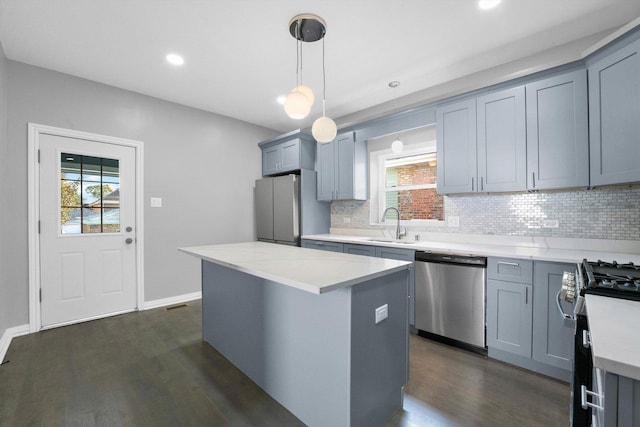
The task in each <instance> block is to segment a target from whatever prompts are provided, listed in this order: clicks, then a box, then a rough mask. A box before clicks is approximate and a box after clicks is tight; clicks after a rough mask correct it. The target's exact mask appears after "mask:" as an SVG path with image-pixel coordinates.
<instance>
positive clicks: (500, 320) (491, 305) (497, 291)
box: [487, 279, 533, 357]
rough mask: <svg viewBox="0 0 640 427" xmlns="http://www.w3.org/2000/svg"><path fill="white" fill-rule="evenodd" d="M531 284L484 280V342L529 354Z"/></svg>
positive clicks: (496, 347) (499, 348) (531, 303)
mask: <svg viewBox="0 0 640 427" xmlns="http://www.w3.org/2000/svg"><path fill="white" fill-rule="evenodd" d="M532 315H533V301H532V295H531V285H524V284H521V283H512V282H502V281H499V280H492V279H488V280H487V346H489V347H491V348H495V349H498V350H504V351H508V352H510V353H514V354H517V355H520V356H523V357H531V333H532V329H531V327H532V325H531V323H532Z"/></svg>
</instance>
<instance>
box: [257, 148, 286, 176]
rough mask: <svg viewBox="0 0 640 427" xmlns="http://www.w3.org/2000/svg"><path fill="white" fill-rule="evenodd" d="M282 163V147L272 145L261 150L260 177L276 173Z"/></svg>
mask: <svg viewBox="0 0 640 427" xmlns="http://www.w3.org/2000/svg"><path fill="white" fill-rule="evenodd" d="M280 163H282V147H281V146H280V145H274V146H272V147H268V148H264V149H263V150H262V175H263V176H266V175H272V174H274V173H278V171H279V169H280Z"/></svg>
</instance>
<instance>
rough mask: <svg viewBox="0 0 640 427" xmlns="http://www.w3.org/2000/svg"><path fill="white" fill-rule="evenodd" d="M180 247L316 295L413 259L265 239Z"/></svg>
mask: <svg viewBox="0 0 640 427" xmlns="http://www.w3.org/2000/svg"><path fill="white" fill-rule="evenodd" d="M178 250H180V251H182V252H184V253H187V254H190V255H193V256H195V257H198V258H201V259H203V260H206V261H210V262H212V263H215V264H219V265H222V266H224V267H228V268H231V269H234V270H238V271H241V272H244V273H247V274H251V275H253V276H257V277H261V278H263V279H267V280H272V281H274V282H278V283H281V284H284V285H287V286H291V287H293V288H297V289H301V290H303V291H307V292H311V293H314V294H322V293H325V292H329V291H331V290H333V289H339V288H345V287H349V286H353V285H356V284H358V283H362V282H365V281H368V280H370V279H374V278H377V277H381V276H385V275H387V274H390V273H394V272H397V271H402V270H407V269H408V268H409V265H410V264H411V263H410V262H406V261H397V260H392V259H386V258H373V257H363V256H360V255H350V254H343V253H336V252H327V251H318V250H314V249H305V248H300V247H296V246H287V245H279V244H275V243H266V242H244V243H230V244H221V245H207V246H191V247H184V248H178Z"/></svg>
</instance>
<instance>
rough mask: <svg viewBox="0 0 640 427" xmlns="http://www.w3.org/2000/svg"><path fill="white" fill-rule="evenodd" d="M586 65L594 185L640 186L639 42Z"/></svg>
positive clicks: (597, 56)
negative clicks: (639, 182) (632, 184)
mask: <svg viewBox="0 0 640 427" xmlns="http://www.w3.org/2000/svg"><path fill="white" fill-rule="evenodd" d="M614 49H615V46H614ZM587 65H588V70H589V132H590V145H591V168H590V171H591V185H593V186H596V185H609V184H623V183H630V182H638V181H640V120H638V118H639V117H640V40H635V41H633V42H631V43H629V44H626V45H624V46H623V47H621V48H617V49H615V50H611V49H609V50H607V51H605V52H603V53H602V54H600V55H598V54H596V55H594V57H593V58H592V59H591V60H588V61H587Z"/></svg>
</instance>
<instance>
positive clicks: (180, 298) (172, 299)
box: [141, 291, 202, 310]
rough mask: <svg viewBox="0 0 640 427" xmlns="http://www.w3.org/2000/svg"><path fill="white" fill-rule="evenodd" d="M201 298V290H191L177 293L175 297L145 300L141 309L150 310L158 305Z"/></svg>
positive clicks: (162, 305)
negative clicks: (191, 291) (181, 293)
mask: <svg viewBox="0 0 640 427" xmlns="http://www.w3.org/2000/svg"><path fill="white" fill-rule="evenodd" d="M200 298H202V292H201V291H198V292H193V293H190V294H184V295H177V296H175V297H169V298H162V299H156V300H153V301H145V302H144V304H143V305H142V308H141V310H151V309H154V308H159V307H166V306H168V305H174V304H181V303H183V302H187V301H193V300H196V299H200Z"/></svg>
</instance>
